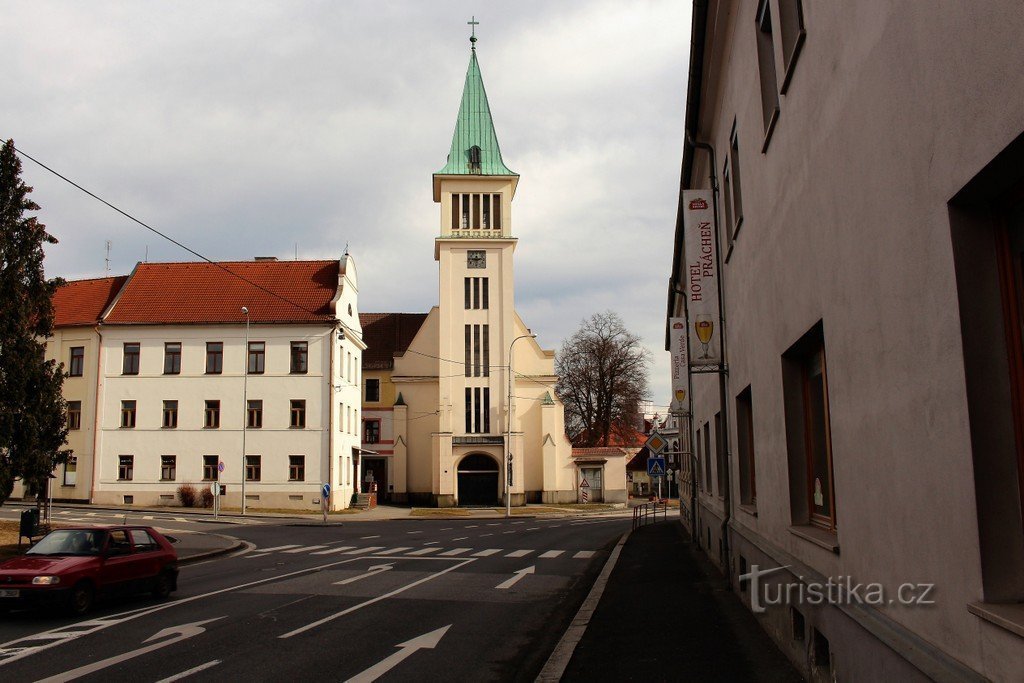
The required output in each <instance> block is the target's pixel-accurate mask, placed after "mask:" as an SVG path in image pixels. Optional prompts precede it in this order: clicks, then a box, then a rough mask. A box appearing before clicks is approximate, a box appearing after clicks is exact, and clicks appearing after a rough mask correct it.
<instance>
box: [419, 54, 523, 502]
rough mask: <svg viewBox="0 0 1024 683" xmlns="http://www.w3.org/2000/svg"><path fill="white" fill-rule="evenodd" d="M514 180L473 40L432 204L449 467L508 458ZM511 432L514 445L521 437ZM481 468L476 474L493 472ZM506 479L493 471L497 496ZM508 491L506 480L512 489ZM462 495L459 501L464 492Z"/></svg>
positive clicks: (445, 448) (513, 333) (444, 452)
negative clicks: (474, 456)
mask: <svg viewBox="0 0 1024 683" xmlns="http://www.w3.org/2000/svg"><path fill="white" fill-rule="evenodd" d="M518 182H519V175H518V174H517V173H515V172H513V171H511V170H509V168H508V167H507V166H506V165H505V162H504V161H503V160H502V158H501V149H500V147H499V146H498V137H497V134H496V133H495V130H494V122H493V120H492V118H491V110H490V106H489V104H488V101H487V93H486V91H485V90H484V82H483V78H482V76H481V74H480V65H479V63H478V61H477V55H476V45H475V41H474V44H473V49H472V51H471V53H470V58H469V68H468V70H467V71H466V82H465V85H464V87H463V92H462V101H461V103H460V105H459V114H458V118H457V119H456V122H455V133H454V135H453V136H452V144H451V151H450V152H449V154H448V161H447V163H446V164H445V165H444V167H443V168H442V169H441V170H439V171H437V172H436V173H435V174H434V176H433V185H434V201H435V202H438V203H439V204H440V205H441V212H440V214H441V226H440V233H439V236H438V237H437V238H436V239H435V241H434V258H435V260H437V261H438V262H439V271H440V278H439V280H440V282H439V290H440V291H439V314H440V321H439V322H440V335H439V337H440V340H441V345H442V347H441V349H440V354H439V355H440V356H441V358H446V359H458V360H462V361H463V362H462V363H461V364H459V365H455V364H454V363H451V364H449V365H451V367H450V368H449V372H447V373H445V372H442V373H440V374H441V375H447V376H442V377H441V378H440V381H439V383H438V384H439V387H438V388H439V393H440V396H439V399H440V402H441V405H442V406H446V405H447V406H450V415H451V419H450V423H449V425H447V426H448V428H449V429H450V430H451V440H452V444H451V449H452V450H451V453H452V456H451V457H453V458H454V462H455V463H458V462H461V460H462V458H463V457H464V456H465V455H466V454H467V453H468V451H474V452H480V451H483V453H481V454H486V455H488V456H489V457H490V458H492V459H495V456H497V458H496V459H497V462H498V463H501V462H503V461H505V460H506V458H507V456H506V455H505V454H504V448H503V446H504V445H505V440H506V436H507V432H508V429H507V426H508V425H507V423H506V416H507V415H508V414H509V406H508V405H506V403H507V400H508V397H507V386H508V384H507V380H508V377H507V368H508V358H507V354H508V352H509V351H508V350H509V347H510V345H511V344H512V341H513V339H515V338H516V337H517V336H519V334H520V332H521V330H519V329H517V322H519V321H518V320H517V318H516V314H515V305H514V277H513V264H512V256H513V253H514V252H515V248H516V238H514V237H513V236H512V199H513V198H514V196H515V191H516V185H517V184H518ZM519 324H520V325H521V323H519ZM526 341H527V340H524V341H523V342H520V346H522V345H524V344H525V343H526ZM531 343H532V342H531ZM444 428H445V425H444V424H442V435H441V437H440V443H439V448H440V453H439V455H440V456H441V461H442V462H444V461H445V460H447V458H446V457H445V456H446V455H447V452H448V444H446V443H444V442H445V441H446V440H447V435H446V434H444V433H443V432H444ZM512 431H513V439H515V438H516V436H515V435H516V433H517V432H518V430H517V429H515V428H513V430H512ZM511 450H512V452H513V453H515V450H516V449H515V448H512V449H511ZM464 451H465V452H464ZM491 451H493V453H492V452H491ZM478 460H479V462H480V467H482V468H488V467H490V466H491V463H489V462H487V461H485V460H483V459H478ZM513 461H514V458H513ZM463 469H465V468H463ZM482 471H483V470H481V472H482ZM506 471H507V467H504V468H501V469H500V476H499V479H501V482H500V483H501V485H502V489H504V475H505V472H506ZM463 481H468V478H467V477H463ZM514 484H515V475H514V473H513V490H515V488H516V487H515V485H514ZM460 497H461V498H463V499H465V498H466V492H462V495H461V496H460ZM515 498H516V497H515V496H513V500H515ZM520 498H521V496H520Z"/></svg>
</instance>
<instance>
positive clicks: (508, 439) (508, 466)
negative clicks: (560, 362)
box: [505, 334, 537, 519]
mask: <svg viewBox="0 0 1024 683" xmlns="http://www.w3.org/2000/svg"><path fill="white" fill-rule="evenodd" d="M536 338H537V335H535V334H521V335H519V336H518V337H516V338H515V339H513V340H512V343H511V344H509V345H508V403H507V404H506V405H507V406H508V418H507V419H506V422H507V425H506V431H507V434H506V436H505V518H506V519H508V518H510V517H511V516H512V486H511V485H510V482H511V480H512V419H513V416H514V413H515V407H514V406H515V404H514V403H512V347H513V346H515V345H516V342H517V341H519V340H520V339H536Z"/></svg>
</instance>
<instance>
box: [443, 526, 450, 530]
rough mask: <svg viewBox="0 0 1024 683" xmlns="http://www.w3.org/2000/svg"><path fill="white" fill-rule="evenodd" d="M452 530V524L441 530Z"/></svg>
mask: <svg viewBox="0 0 1024 683" xmlns="http://www.w3.org/2000/svg"><path fill="white" fill-rule="evenodd" d="M451 530H452V528H451V527H450V526H446V527H444V528H443V529H441V531H451Z"/></svg>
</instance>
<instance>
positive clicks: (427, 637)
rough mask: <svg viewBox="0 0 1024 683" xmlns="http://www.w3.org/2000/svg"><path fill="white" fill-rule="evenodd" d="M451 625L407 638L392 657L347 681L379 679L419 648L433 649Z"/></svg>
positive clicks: (366, 682)
mask: <svg viewBox="0 0 1024 683" xmlns="http://www.w3.org/2000/svg"><path fill="white" fill-rule="evenodd" d="M451 627H452V625H451V624H448V625H447V626H444V627H442V628H439V629H437V630H436V631H431V632H430V633H425V634H423V635H422V636H419V637H418V638H413V639H412V640H407V641H405V642H404V643H400V644H399V645H398V647H399V648H401V649H399V650H398V652H396V653H394V654H393V655H391V656H390V657H387V658H386V659H384V660H383V661H380V662H378V663H376V664H374V665H373V666H371V667H370V668H369V669H367V670H366V671H363V672H362V673H360V674H358V675H356V676H353V677H352V678H350V679H348V680H347V681H346V682H345V683H372V681H375V680H377V679H378V678H380V677H381V676H383V675H384V674H386V673H387V672H388V671H391V670H392V669H394V668H395V667H396V666H398V665H399V664H401V663H402V662H403V661H405V659H406V658H407V657H409V656H411V655H413V654H415V652H416V651H417V650H422V649H427V650H433V649H434V648H435V647H437V644H438V643H439V642H441V638H443V637H444V634H445V633H447V632H448V629H450V628H451Z"/></svg>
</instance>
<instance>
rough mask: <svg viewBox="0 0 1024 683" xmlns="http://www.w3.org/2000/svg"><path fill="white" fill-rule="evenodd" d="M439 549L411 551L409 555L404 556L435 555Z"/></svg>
mask: <svg viewBox="0 0 1024 683" xmlns="http://www.w3.org/2000/svg"><path fill="white" fill-rule="evenodd" d="M438 550H440V548H420V549H419V550H413V551H412V552H411V553H406V555H429V554H430V553H436V552H437V551H438Z"/></svg>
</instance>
